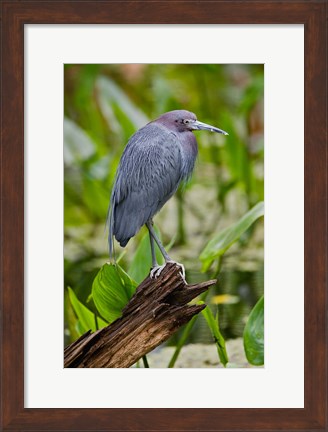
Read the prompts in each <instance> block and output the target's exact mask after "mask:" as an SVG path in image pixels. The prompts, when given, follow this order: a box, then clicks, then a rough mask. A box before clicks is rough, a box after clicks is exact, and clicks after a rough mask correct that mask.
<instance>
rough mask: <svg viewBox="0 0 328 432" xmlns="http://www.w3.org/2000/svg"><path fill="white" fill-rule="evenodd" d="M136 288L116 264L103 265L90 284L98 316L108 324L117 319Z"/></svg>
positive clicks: (133, 282)
mask: <svg viewBox="0 0 328 432" xmlns="http://www.w3.org/2000/svg"><path fill="white" fill-rule="evenodd" d="M136 287H137V283H136V282H135V281H134V280H133V279H131V278H130V276H129V275H128V274H127V273H126V272H125V271H124V270H123V269H122V267H120V266H119V265H118V264H111V263H106V264H104V265H103V266H102V267H101V269H100V270H99V272H98V274H97V276H96V277H95V279H94V281H93V284H92V298H93V301H94V303H95V305H96V308H97V310H98V312H99V313H100V315H101V316H102V317H103V318H105V319H106V320H107V321H108V322H109V323H111V322H113V321H115V320H116V319H117V318H119V317H120V316H121V314H122V309H123V308H124V306H125V305H126V304H127V303H128V301H129V300H130V298H131V297H132V295H133V293H134V291H135V289H136Z"/></svg>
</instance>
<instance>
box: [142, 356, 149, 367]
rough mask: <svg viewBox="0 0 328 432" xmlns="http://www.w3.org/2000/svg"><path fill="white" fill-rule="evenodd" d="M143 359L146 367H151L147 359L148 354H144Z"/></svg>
mask: <svg viewBox="0 0 328 432" xmlns="http://www.w3.org/2000/svg"><path fill="white" fill-rule="evenodd" d="M142 361H143V364H144V367H145V368H149V364H148V360H147V357H146V355H143V356H142Z"/></svg>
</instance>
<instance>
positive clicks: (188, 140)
mask: <svg viewBox="0 0 328 432" xmlns="http://www.w3.org/2000/svg"><path fill="white" fill-rule="evenodd" d="M197 130H207V131H210V132H216V133H219V134H223V135H228V133H227V132H225V131H224V130H222V129H219V128H217V127H215V126H211V125H209V124H206V123H202V122H201V121H198V120H197V117H196V115H195V114H194V113H192V112H189V111H186V110H174V111H169V112H166V113H164V114H162V115H161V116H159V117H158V118H157V119H155V120H153V121H151V122H150V123H148V124H146V125H145V126H144V127H142V128H140V129H139V130H138V131H137V132H136V133H135V134H134V135H132V136H131V138H130V139H129V141H128V143H127V144H126V146H125V149H124V151H123V154H122V156H121V159H120V162H119V165H118V168H117V172H116V175H115V181H114V186H113V189H112V193H111V198H110V206H109V212H108V224H109V234H108V242H109V255H110V259H111V260H113V259H114V262H115V257H114V237H115V238H116V240H117V241H118V242H119V244H120V245H121V246H122V247H125V246H126V245H127V243H128V242H129V240H130V239H131V238H132V237H134V236H135V235H136V234H137V233H138V231H139V230H140V229H141V227H142V226H144V225H146V227H147V228H148V231H149V237H150V249H151V259H152V263H151V264H152V267H151V271H150V277H151V278H157V277H158V276H159V275H160V273H161V271H162V270H163V268H164V267H165V265H166V264H167V263H169V262H173V263H175V264H177V265H178V266H179V267H181V272H180V274H181V276H182V278H183V279H184V280H185V269H184V266H183V265H182V264H180V263H177V262H176V261H173V260H172V259H171V257H170V256H169V255H168V253H167V252H166V250H165V249H164V246H163V245H162V243H161V241H160V239H159V238H158V236H157V234H156V232H155V230H154V227H153V217H154V216H155V215H156V213H158V212H159V210H160V209H161V208H162V207H163V206H164V204H165V203H166V202H167V201H168V200H169V199H170V198H171V197H172V196H173V195H174V193H175V192H176V191H177V189H178V187H179V185H180V183H181V182H185V181H188V179H189V178H190V177H191V175H192V172H193V169H194V165H195V161H196V158H197V154H198V145H197V141H196V137H195V135H194V134H193V132H194V131H197ZM155 243H156V244H157V246H158V248H159V250H160V251H161V254H162V255H163V257H164V260H165V264H164V265H162V266H160V265H158V263H157V259H156V254H155Z"/></svg>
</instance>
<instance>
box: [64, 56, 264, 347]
mask: <svg viewBox="0 0 328 432" xmlns="http://www.w3.org/2000/svg"><path fill="white" fill-rule="evenodd" d="M263 96H264V67H263V65H256V64H254V65H215V64H201V65H197V64H193V65H186V64H177V65H166V64H156V65H155V64H154V65H152V64H116V65H101V64H97V65H87V64H83V65H78V64H76V65H65V67H64V115H65V118H64V175H65V177H64V209H65V210H64V227H65V231H64V235H65V250H64V257H65V267H64V273H65V280H64V288H65V297H64V298H65V335H66V340H65V343H69V342H71V341H72V340H74V339H75V338H76V336H77V335H78V334H79V331H78V328H79V326H80V330H81V322H80V321H81V320H80V319H78V317H77V316H76V313H74V309H72V301H73V302H75V303H76V304H77V302H80V303H81V304H82V305H86V304H87V307H88V309H90V311H91V313H92V314H94V316H95V317H96V316H97V313H98V312H97V308H96V302H97V301H98V304H97V307H99V299H97V297H96V299H95V298H92V297H94V295H93V296H90V294H91V288H92V285H93V281H94V279H95V277H96V275H97V274H98V272H99V269H100V268H102V266H103V264H104V262H106V261H107V260H108V247H107V233H106V230H105V220H106V214H107V210H108V204H109V198H110V193H111V188H112V185H113V181H114V177H115V172H116V168H117V166H118V163H119V159H120V156H121V154H122V151H123V149H124V146H125V144H126V143H127V141H128V139H129V137H130V136H131V135H132V134H133V133H134V132H135V131H136V130H137V129H138V128H140V127H141V126H143V125H144V124H145V123H147V122H148V121H150V120H152V119H155V118H156V117H158V116H159V115H160V114H162V113H164V112H166V111H170V110H173V109H187V110H189V111H193V112H195V113H196V115H197V117H198V119H199V120H201V121H203V122H206V123H209V124H213V125H215V126H218V127H220V128H222V129H224V130H226V131H228V132H229V136H228V137H223V136H220V135H217V134H211V133H206V132H195V135H196V136H197V141H198V144H199V157H198V162H197V165H196V168H195V172H194V175H193V178H192V179H191V181H190V182H189V183H188V184H187V185H184V186H183V187H182V188H180V189H179V191H178V193H177V194H176V196H175V197H174V198H173V199H172V200H170V202H169V203H167V204H166V206H165V208H164V209H163V210H162V211H161V212H160V213H159V215H158V216H157V217H156V218H155V222H156V223H157V225H158V227H159V228H160V231H161V233H162V238H163V241H164V243H165V244H169V243H170V245H171V247H172V251H171V255H172V257H174V259H176V260H177V261H180V262H184V264H185V265H186V267H187V269H186V270H187V279H188V281H190V282H198V281H199V279H200V278H201V279H202V280H204V278H205V277H206V276H207V275H206V276H201V275H200V267H201V266H200V264H201V263H200V261H199V255H200V253H201V251H203V250H204V248H205V246H206V245H207V244H208V243H209V241H211V240H212V239H215V237H216V236H217V235H218V233H221V232H222V230H224V229H226V228H227V227H229V226H231V225H232V223H235V222H236V221H237V220H238V219H240V218H242V216H243V215H244V214H245V213H246V212H247V211H248V210H250V209H251V208H252V207H253V206H255V205H256V204H257V203H259V202H260V201H262V200H263V199H264V172H263V171H264V142H263V123H264V117H263V115H264V114H263V103H264V102H263ZM145 233H146V230H145V229H142V230H140V233H139V234H138V235H137V236H136V237H135V238H134V239H132V240H131V241H130V242H129V244H128V246H127V247H126V248H125V250H124V252H125V253H123V254H122V255H121V259H120V265H121V267H122V268H124V269H126V270H127V271H128V274H129V275H130V277H132V279H134V280H135V281H136V282H140V281H141V280H142V278H143V277H144V276H145V275H146V274H147V272H148V271H147V269H148V270H149V268H150V248H149V239H147V236H146V237H145ZM235 240H237V239H235ZM245 246H247V248H245ZM246 251H247V252H246ZM116 252H117V254H116V255H119V254H120V253H121V252H122V250H121V249H120V248H119V247H118V246H117V251H116ZM245 256H246V258H245ZM148 260H149V263H148ZM220 269H221V274H220V275H221V276H222V277H221V278H220V280H219V283H218V286H217V288H216V292H215V294H216V295H222V294H223V293H224V294H231V295H237V296H238V297H239V298H240V300H241V301H240V302H239V303H237V304H225V303H224V302H222V303H221V304H220V305H219V306H213V307H216V308H220V320H222V322H221V331H222V333H225V335H224V336H225V337H236V336H238V335H242V330H243V328H244V323H245V318H244V317H245V314H246V315H248V313H249V311H250V309H251V308H252V307H253V306H254V304H255V303H256V301H257V300H258V299H259V297H260V296H261V295H262V294H263V285H262V287H261V288H260V289H259V290H258V289H257V288H256V287H255V288H254V289H253V288H251V291H248V293H247V295H246V297H247V298H246V297H245V293H243V292H242V286H244V285H245V284H244V282H242V281H244V280H247V278H248V277H249V276H248V274H250V272H260V274H263V222H262V221H258V222H257V223H256V224H254V225H252V226H250V227H249V228H248V229H247V230H246V231H244V232H243V233H242V235H241V236H240V237H238V245H237V247H236V245H235V244H234V245H232V247H231V248H229V250H228V251H226V253H225V255H224V259H223V262H221V263H220ZM100 271H102V270H100ZM207 271H209V270H207ZM241 274H243V275H244V276H243V277H241V276H240V275H241ZM208 275H209V276H212V274H211V273H208ZM245 278H246V279H245ZM96 280H97V278H96ZM225 283H226V286H223V285H224V284H225ZM236 284H237V285H236ZM69 286H70V287H72V290H73V291H74V292H73V293H72V292H71V291H70V292H69V293H68V287H69ZM98 288H99V287H98ZM96 292H97V290H96ZM100 292H101V291H100ZM94 293H95V290H94V289H93V294H94ZM211 307H212V306H211ZM80 310H82V308H81V307H80ZM232 311H234V312H235V313H236V312H238V313H239V315H238V316H237V317H236V316H235V315H234V314H233V313H232ZM107 318H108V319H109V318H110V317H107ZM227 320H228V321H227ZM236 320H237V321H238V323H235V321H236ZM199 321H201V320H199ZM204 321H205V320H204ZM228 322H230V324H229V323H228ZM96 324H97V323H96ZM96 324H95V325H96ZM98 324H99V323H98ZM98 324H97V325H98ZM222 324H223V325H222ZM236 325H237V327H238V328H239V327H240V330H238V332H235V331H234V328H236V327H235V326H236ZM200 326H201V323H200V324H198V322H197V323H196V325H195V326H193V332H200V330H201V328H200ZM174 341H175V339H174V338H173V339H172V343H175V342H174Z"/></svg>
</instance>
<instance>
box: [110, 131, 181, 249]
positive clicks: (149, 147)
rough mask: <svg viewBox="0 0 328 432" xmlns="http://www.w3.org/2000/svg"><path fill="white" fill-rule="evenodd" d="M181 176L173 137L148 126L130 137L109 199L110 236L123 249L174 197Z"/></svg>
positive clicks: (175, 140)
mask: <svg viewBox="0 0 328 432" xmlns="http://www.w3.org/2000/svg"><path fill="white" fill-rule="evenodd" d="M180 173H181V153H180V146H179V143H178V142H177V138H176V136H175V135H174V134H173V133H171V132H169V131H167V129H164V128H162V127H160V126H157V125H154V124H151V123H150V124H148V125H147V126H145V127H144V128H142V129H140V130H139V131H138V132H136V133H135V134H134V135H133V136H132V138H131V139H130V141H129V142H128V144H127V146H126V147H125V150H124V153H123V155H122V158H121V161H120V165H119V168H118V173H117V178H116V182H115V185H114V189H113V193H112V198H111V206H112V217H111V222H110V226H111V233H112V234H114V235H115V237H116V239H117V240H118V241H119V242H120V244H121V245H122V246H125V245H126V244H127V242H128V241H129V239H130V238H131V237H133V236H134V235H135V234H136V233H137V232H138V231H139V229H140V228H141V227H142V226H143V225H144V224H145V223H146V222H147V221H148V220H149V219H150V218H152V217H153V216H154V214H155V213H157V212H158V211H159V210H160V208H161V207H162V206H163V205H164V204H165V202H166V201H167V200H168V199H169V198H170V197H171V196H172V195H173V194H174V192H175V191H176V190H177V188H178V185H179V182H180V179H181V176H180Z"/></svg>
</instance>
